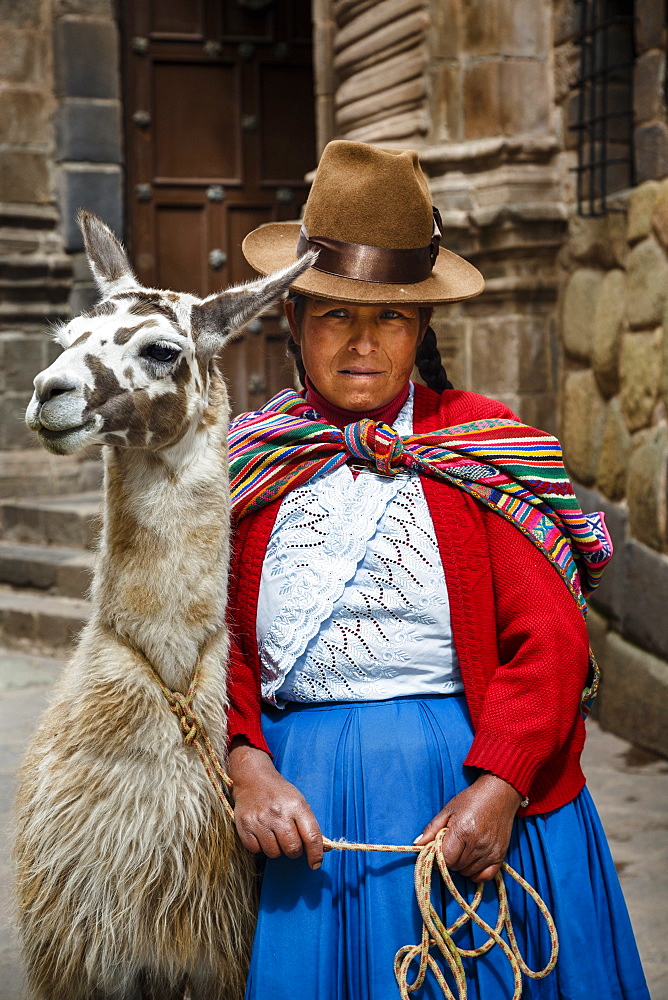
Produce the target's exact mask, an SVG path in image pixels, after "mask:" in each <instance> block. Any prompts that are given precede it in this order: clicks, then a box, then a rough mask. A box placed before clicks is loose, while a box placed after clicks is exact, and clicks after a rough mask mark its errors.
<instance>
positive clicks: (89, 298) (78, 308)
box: [70, 284, 100, 316]
mask: <svg viewBox="0 0 668 1000" xmlns="http://www.w3.org/2000/svg"><path fill="white" fill-rule="evenodd" d="M99 300H100V293H99V291H98V290H97V287H96V286H95V285H92V284H91V285H76V286H75V287H74V288H73V289H72V292H71V294H70V309H71V310H72V315H73V316H78V315H79V314H80V313H82V312H88V310H89V309H92V308H93V306H94V305H95V303H96V302H99Z"/></svg>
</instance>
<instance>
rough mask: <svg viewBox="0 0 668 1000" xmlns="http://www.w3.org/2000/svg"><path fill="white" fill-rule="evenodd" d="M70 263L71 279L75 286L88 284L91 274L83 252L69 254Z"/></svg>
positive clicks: (91, 277) (91, 278)
mask: <svg viewBox="0 0 668 1000" xmlns="http://www.w3.org/2000/svg"><path fill="white" fill-rule="evenodd" d="M70 260H71V262H72V278H73V280H74V282H75V283H76V284H80V283H83V284H88V283H90V282H91V281H92V280H93V274H92V271H91V269H90V264H89V263H88V257H87V256H86V254H85V252H81V253H73V254H70Z"/></svg>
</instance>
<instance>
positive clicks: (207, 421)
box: [15, 214, 314, 1000]
mask: <svg viewBox="0 0 668 1000" xmlns="http://www.w3.org/2000/svg"><path fill="white" fill-rule="evenodd" d="M81 225H82V230H83V232H84V238H85V243H86V249H87V252H88V255H89V259H90V261H91V266H92V269H93V273H94V275H95V277H96V280H97V282H98V285H99V287H100V289H101V291H102V294H103V300H102V301H101V303H100V304H99V305H98V306H97V307H96V308H95V309H93V310H92V311H91V312H90V313H89V314H87V315H84V316H81V317H77V318H76V319H75V320H73V321H72V322H71V323H69V324H68V325H67V326H66V327H65V328H64V329H63V330H61V331H60V332H59V333H58V334H57V336H58V339H59V341H60V342H61V344H62V346H63V347H64V348H65V350H64V352H63V353H62V354H61V356H60V357H59V358H58V359H57V361H56V362H55V363H54V364H53V365H52V366H51V367H50V368H49V369H47V370H46V371H45V372H43V373H41V374H40V375H38V376H37V378H36V379H35V396H34V397H33V400H32V402H31V404H30V407H29V408H28V413H27V417H26V419H27V422H28V424H29V426H31V427H32V428H33V429H34V430H36V431H37V433H38V434H39V437H40V441H41V443H42V444H43V445H44V446H45V447H47V448H48V449H49V450H51V451H54V452H58V453H61V454H64V453H72V452H74V451H77V450H79V449H80V448H82V447H84V446H86V445H88V444H89V443H91V442H97V443H102V444H106V445H107V447H105V448H104V462H105V485H104V507H103V530H102V536H101V542H100V546H99V552H98V555H97V564H96V572H95V576H94V582H93V586H92V613H91V617H90V620H89V622H88V624H87V625H86V627H85V629H84V630H83V633H82V635H81V637H80V641H79V643H78V647H77V649H76V652H75V654H74V656H73V658H72V660H71V662H70V663H69V664H68V666H67V667H66V669H65V670H64V672H63V675H62V677H61V679H60V682H59V684H58V686H57V689H56V692H55V696H54V699H53V701H52V703H51V705H50V707H49V708H48V709H47V711H46V712H45V714H44V716H43V718H42V720H41V722H40V725H39V728H38V730H37V733H36V735H35V736H34V738H33V740H32V742H31V745H30V748H29V750H28V753H27V755H26V758H25V761H24V764H23V767H22V771H21V776H20V787H19V792H18V801H17V815H18V820H17V825H18V829H17V835H16V843H15V856H16V863H17V876H18V877H17V882H18V900H19V912H20V932H21V939H22V946H23V954H24V958H25V962H26V968H27V974H28V979H29V983H30V989H31V995H32V997H34V998H40V1000H47V998H48V1000H140V998H141V1000H149V998H150V1000H177V998H183V997H184V995H187V996H189V997H190V998H191V1000H236V998H240V997H242V995H243V990H244V982H245V976H246V971H247V964H248V957H249V950H250V942H251V938H252V931H253V924H254V885H253V880H254V876H253V874H252V866H251V864H250V861H249V856H248V855H247V853H246V851H245V850H244V848H243V847H242V846H241V845H240V843H239V841H238V839H237V837H236V833H235V831H234V828H233V825H232V823H231V821H230V820H229V819H228V817H227V816H226V814H225V813H224V811H223V809H222V808H221V806H220V803H219V802H218V800H217V799H216V797H215V795H214V792H213V790H212V788H211V786H210V784H209V780H208V778H207V775H206V773H205V771H204V769H203V767H202V766H201V763H200V761H199V759H198V757H197V754H196V752H195V750H194V749H193V748H192V747H188V746H185V745H184V743H183V741H182V734H181V729H180V726H179V722H178V720H177V719H176V717H175V716H174V715H173V714H172V712H171V711H170V708H169V706H168V703H167V701H166V699H165V697H164V696H163V694H162V692H161V691H160V689H159V687H158V685H157V683H156V680H155V678H154V677H153V676H152V673H151V666H152V667H153V668H154V669H155V670H156V671H157V672H158V673H159V675H160V676H161V678H162V679H163V681H164V682H165V683H166V684H167V685H168V686H169V687H170V688H172V689H174V690H179V691H182V692H184V693H185V691H186V690H187V688H188V684H189V682H190V680H191V678H192V675H193V672H194V670H195V668H196V666H197V663H198V662H199V663H200V670H201V676H200V681H199V686H198V689H197V694H196V697H195V700H194V708H195V710H196V711H197V713H198V714H199V716H200V718H201V719H202V720H203V722H204V725H205V726H206V728H207V730H208V732H209V735H210V737H211V739H212V741H213V744H214V746H215V747H216V749H217V751H218V753H219V755H220V756H221V759H223V760H224V747H225V742H226V722H225V710H226V684H225V681H226V670H225V664H226V657H227V649H228V637H227V631H226V628H225V624H224V611H225V599H226V586H227V564H228V556H229V496H228V483H227V474H226V461H227V456H226V439H227V424H228V400H227V392H226V389H225V384H224V382H223V380H222V378H221V377H220V375H219V373H218V369H217V366H216V354H217V352H218V350H219V349H220V347H222V345H223V344H224V342H225V341H226V340H228V339H229V337H230V336H231V335H233V334H234V333H235V332H237V331H238V330H239V329H240V328H241V327H242V326H243V325H244V324H245V323H247V322H248V321H249V320H250V319H251V318H252V317H253V316H254V315H256V314H257V313H258V312H260V311H261V310H262V309H264V308H265V307H266V306H267V305H269V304H270V302H272V301H274V300H275V299H276V298H277V297H278V296H279V295H280V294H282V292H284V291H285V290H286V289H287V287H288V285H289V284H290V282H291V281H293V280H294V279H295V278H296V277H297V276H298V274H300V273H301V272H302V271H304V270H305V269H306V267H307V266H309V264H310V263H311V262H312V260H313V259H314V258H313V255H310V256H308V257H306V258H302V259H301V261H298V262H297V263H296V264H295V265H293V266H292V267H290V268H287V269H286V270H285V271H283V272H280V273H279V274H278V275H273V276H270V277H269V278H266V279H259V280H258V281H256V282H253V283H252V284H249V285H245V286H239V287H238V288H235V289H231V290H228V291H227V292H223V293H220V294H218V295H215V296H209V298H208V299H205V300H199V299H197V298H195V297H194V296H192V295H183V294H176V293H174V292H164V291H160V290H155V289H144V288H142V287H141V286H140V285H139V283H138V282H137V280H136V279H135V277H134V275H133V274H132V271H131V269H130V266H129V263H128V261H127V258H126V256H125V253H124V251H123V249H122V247H121V246H120V244H119V243H118V241H117V240H116V239H115V237H114V236H113V234H112V233H111V232H110V231H109V230H108V229H107V228H106V227H105V226H104V225H103V224H102V223H101V222H100V221H99V220H98V219H96V218H95V217H94V216H91V215H88V214H83V216H82V219H81Z"/></svg>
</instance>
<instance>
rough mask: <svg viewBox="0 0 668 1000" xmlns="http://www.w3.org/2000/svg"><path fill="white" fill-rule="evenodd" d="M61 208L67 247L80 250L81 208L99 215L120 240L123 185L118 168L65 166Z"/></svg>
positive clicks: (121, 234)
mask: <svg viewBox="0 0 668 1000" xmlns="http://www.w3.org/2000/svg"><path fill="white" fill-rule="evenodd" d="M61 207H62V213H63V220H64V227H65V246H66V249H67V250H75V251H76V250H82V249H83V241H82V239H81V233H80V231H79V227H78V226H77V224H76V214H77V211H78V210H79V209H80V208H87V209H89V210H90V211H91V212H94V213H95V214H96V215H98V216H99V217H100V218H101V219H102V220H103V221H104V222H106V223H107V225H108V226H110V227H111V229H113V231H114V232H115V233H116V234H117V235H118V236H119V237H120V238H121V239H122V236H123V188H122V176H121V171H120V169H119V168H117V167H80V166H71V165H67V166H65V167H64V168H63V171H62V177H61Z"/></svg>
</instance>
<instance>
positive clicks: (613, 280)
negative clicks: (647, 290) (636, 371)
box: [591, 269, 626, 396]
mask: <svg viewBox="0 0 668 1000" xmlns="http://www.w3.org/2000/svg"><path fill="white" fill-rule="evenodd" d="M625 292H626V275H625V274H624V272H623V271H621V270H619V269H615V270H613V271H608V273H607V274H606V276H605V278H604V279H603V284H602V285H601V291H600V294H599V296H598V299H597V301H596V311H595V313H594V332H593V340H592V348H591V361H592V365H593V368H594V374H595V375H596V381H597V382H598V385H599V388H600V389H601V391H602V392H603V394H604V395H605V396H612V395H614V394H615V393H616V392H617V390H618V388H619V371H618V365H619V345H620V341H621V336H622V328H623V325H624V315H625V312H626V298H625Z"/></svg>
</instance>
